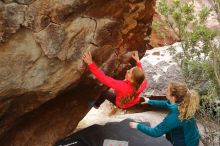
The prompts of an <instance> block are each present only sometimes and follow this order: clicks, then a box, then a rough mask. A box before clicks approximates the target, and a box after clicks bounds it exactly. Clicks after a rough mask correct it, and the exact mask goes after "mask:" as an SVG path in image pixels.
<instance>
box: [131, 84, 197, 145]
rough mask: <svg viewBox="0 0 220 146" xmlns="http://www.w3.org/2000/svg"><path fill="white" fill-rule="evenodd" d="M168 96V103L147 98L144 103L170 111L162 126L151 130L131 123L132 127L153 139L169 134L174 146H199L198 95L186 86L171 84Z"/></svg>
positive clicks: (145, 126)
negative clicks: (196, 117)
mask: <svg viewBox="0 0 220 146" xmlns="http://www.w3.org/2000/svg"><path fill="white" fill-rule="evenodd" d="M166 96H167V99H168V101H167V100H162V101H161V100H160V101H159V100H149V99H148V98H145V102H144V103H148V104H150V105H155V106H157V107H160V108H167V109H169V113H168V115H167V116H166V117H165V118H164V120H163V121H162V122H161V123H160V124H158V125H157V126H156V127H154V128H151V127H148V126H147V125H144V124H139V123H136V122H130V124H129V125H130V127H131V128H137V129H138V130H140V131H141V132H143V133H145V134H147V135H150V136H152V137H159V136H162V135H163V134H169V135H170V141H171V143H172V144H173V145H174V146H198V145H199V131H198V128H197V125H196V120H195V118H194V115H195V112H196V110H197V109H198V106H199V95H198V93H197V92H196V91H194V90H189V89H188V88H187V86H186V85H185V84H182V83H179V82H170V83H169V86H168V89H167V95H166Z"/></svg>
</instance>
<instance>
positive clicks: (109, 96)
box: [95, 91, 116, 107]
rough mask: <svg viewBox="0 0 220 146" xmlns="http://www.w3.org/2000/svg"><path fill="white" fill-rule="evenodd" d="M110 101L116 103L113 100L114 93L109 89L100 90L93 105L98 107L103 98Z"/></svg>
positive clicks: (114, 97) (114, 98)
mask: <svg viewBox="0 0 220 146" xmlns="http://www.w3.org/2000/svg"><path fill="white" fill-rule="evenodd" d="M106 99H107V100H108V101H110V102H111V103H113V104H114V105H116V103H115V100H116V96H115V94H114V93H112V92H110V91H102V93H101V95H100V96H99V98H98V99H97V100H96V102H95V106H97V107H100V105H101V104H102V103H103V102H104V101H105V100H106Z"/></svg>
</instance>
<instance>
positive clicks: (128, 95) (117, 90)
mask: <svg viewBox="0 0 220 146" xmlns="http://www.w3.org/2000/svg"><path fill="white" fill-rule="evenodd" d="M132 58H133V59H134V60H135V61H136V65H137V66H136V67H133V68H131V69H129V70H127V72H126V75H125V79H124V80H116V79H113V78H111V77H109V76H107V75H105V74H104V73H103V72H102V71H101V70H99V68H98V67H97V66H96V64H95V63H94V62H93V60H92V55H91V53H90V52H86V53H84V54H83V56H82V59H83V61H84V62H85V63H86V64H87V65H88V67H89V70H90V71H91V72H92V73H93V75H95V77H96V78H97V79H98V80H99V81H100V82H101V83H103V84H104V85H106V86H108V87H110V88H112V89H113V90H114V93H112V92H110V91H107V92H102V93H101V95H100V97H99V98H98V99H97V101H96V102H95V103H94V107H95V108H99V106H100V105H101V104H102V103H103V102H104V101H105V99H107V100H109V101H110V102H112V103H113V104H114V105H116V106H117V107H119V108H122V109H126V108H129V107H131V106H134V105H135V104H137V103H138V102H139V100H140V97H139V95H140V93H141V92H142V91H143V90H144V89H145V88H146V87H147V80H146V79H145V76H144V71H143V68H142V66H141V63H140V60H139V56H138V52H137V51H134V52H132Z"/></svg>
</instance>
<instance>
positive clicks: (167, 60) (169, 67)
mask: <svg viewBox="0 0 220 146" xmlns="http://www.w3.org/2000/svg"><path fill="white" fill-rule="evenodd" d="M172 46H173V47H174V48H175V49H176V50H180V51H181V45H180V43H175V44H173V45H172ZM169 47H170V46H164V47H159V48H154V49H152V50H147V51H146V54H145V56H144V57H143V58H142V59H141V62H142V64H143V68H144V71H145V73H146V75H147V77H148V81H149V87H148V89H147V90H146V91H145V92H144V93H143V95H147V96H150V95H153V96H164V95H166V89H167V85H168V83H169V82H170V81H180V82H184V77H183V75H182V72H181V69H180V67H179V66H178V65H177V63H176V62H175V61H174V59H173V57H172V56H171V55H170V53H169V50H168V48H169Z"/></svg>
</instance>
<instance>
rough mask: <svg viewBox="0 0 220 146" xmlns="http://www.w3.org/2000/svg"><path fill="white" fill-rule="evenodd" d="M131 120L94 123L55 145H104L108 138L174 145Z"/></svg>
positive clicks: (132, 145)
mask: <svg viewBox="0 0 220 146" xmlns="http://www.w3.org/2000/svg"><path fill="white" fill-rule="evenodd" d="M131 121H133V120H131V119H125V120H123V121H121V122H110V123H107V124H105V125H104V126H103V125H92V126H90V127H87V128H85V129H83V130H80V131H78V132H76V133H74V134H72V135H70V136H68V137H66V138H64V139H63V140H61V141H59V142H57V143H56V144H55V146H103V142H104V140H106V139H111V140H117V141H127V142H128V146H172V145H171V143H170V142H169V141H168V140H166V138H165V137H163V136H162V137H159V138H153V137H150V136H148V135H145V134H143V133H142V132H140V131H138V130H137V129H132V128H130V127H129V122H131Z"/></svg>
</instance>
